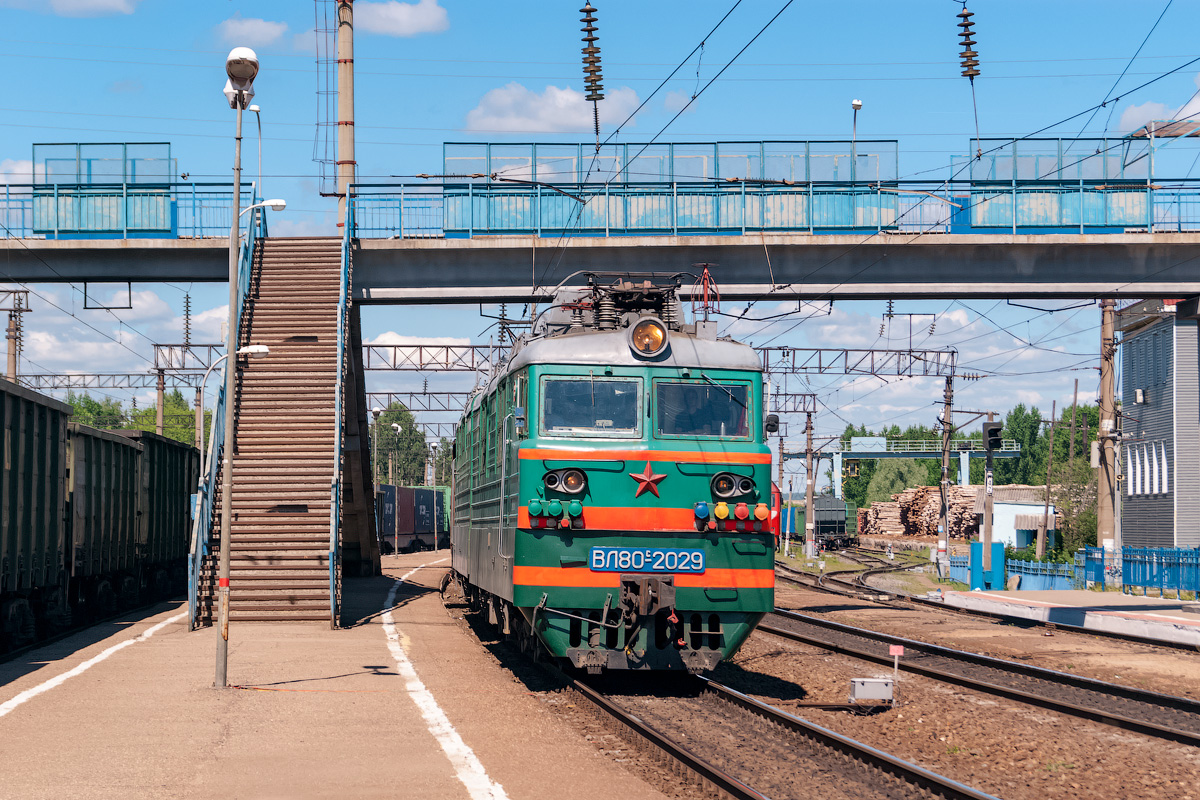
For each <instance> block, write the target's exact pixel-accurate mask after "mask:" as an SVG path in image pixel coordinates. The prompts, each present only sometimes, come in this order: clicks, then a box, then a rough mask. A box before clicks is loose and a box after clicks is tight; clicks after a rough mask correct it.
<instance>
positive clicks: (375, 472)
mask: <svg viewBox="0 0 1200 800" xmlns="http://www.w3.org/2000/svg"><path fill="white" fill-rule="evenodd" d="M382 413H383V409H382V408H380V407H379V406H375V407H374V408H372V409H371V416H372V417H374V418H375V422H374V430H372V431H371V483H373V484H375V491H377V492H378V491H379V415H380V414H382Z"/></svg>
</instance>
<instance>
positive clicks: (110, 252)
mask: <svg viewBox="0 0 1200 800" xmlns="http://www.w3.org/2000/svg"><path fill="white" fill-rule="evenodd" d="M227 280H229V239H228V238H217V239H0V282H5V281H7V282H14V283H15V282H19V283H62V282H80V281H90V282H93V283H109V282H125V281H129V282H136V283H156V282H159V281H220V282H224V281H227Z"/></svg>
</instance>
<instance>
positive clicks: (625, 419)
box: [541, 377, 641, 438]
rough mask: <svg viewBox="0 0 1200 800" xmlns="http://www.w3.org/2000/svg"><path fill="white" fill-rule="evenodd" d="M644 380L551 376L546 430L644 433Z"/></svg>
mask: <svg viewBox="0 0 1200 800" xmlns="http://www.w3.org/2000/svg"><path fill="white" fill-rule="evenodd" d="M640 406H641V386H640V381H634V380H617V379H611V378H593V377H588V378H570V379H568V378H552V379H551V378H547V379H546V380H544V381H543V382H542V399H541V407H542V432H543V433H544V434H546V435H547V436H614V437H620V438H632V437H640V436H641V414H640Z"/></svg>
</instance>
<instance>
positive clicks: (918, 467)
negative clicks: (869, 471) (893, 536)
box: [863, 458, 930, 505]
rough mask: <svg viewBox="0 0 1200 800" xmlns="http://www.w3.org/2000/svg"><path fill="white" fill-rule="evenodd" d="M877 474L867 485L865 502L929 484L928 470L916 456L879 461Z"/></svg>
mask: <svg viewBox="0 0 1200 800" xmlns="http://www.w3.org/2000/svg"><path fill="white" fill-rule="evenodd" d="M877 464H878V465H877V466H876V468H875V474H874V475H873V476H871V482H870V484H868V486H867V493H866V498H865V503H863V505H870V504H871V503H874V502H876V501H880V500H891V499H892V495H894V494H897V493H899V492H902V491H904V490H905V489H908V488H910V487H913V486H929V485H930V484H928V483H926V482H925V480H926V477H927V472H928V471H927V470H926V468H925V467H924V465H922V464H921V463H920V462H919V461H918V460H917V459H915V458H885V459H881V460H880V461H879V462H877Z"/></svg>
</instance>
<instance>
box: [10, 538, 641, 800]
mask: <svg viewBox="0 0 1200 800" xmlns="http://www.w3.org/2000/svg"><path fill="white" fill-rule="evenodd" d="M447 555H448V554H447V553H446V552H445V551H443V552H442V553H440V554H429V553H425V554H412V555H404V556H388V557H385V558H384V570H385V573H387V575H385V577H381V578H372V579H357V580H350V581H347V582H346V583H345V588H344V595H345V597H344V606H345V609H346V612H347V613H346V623H345V624H346V627H344V628H343V629H341V630H331V629H330V628H329V626H328V625H327V624H322V623H305V622H290V623H234V624H233V625H231V627H230V643H229V673H228V674H229V682H230V683H231V684H236V686H237V688H230V689H222V690H217V689H214V688H213V687H212V684H213V675H214V669H215V666H214V665H215V649H216V641H217V632H216V630H215V629H214V628H206V629H202V630H199V631H195V632H189V631H188V630H187V626H186V622H185V620H186V614H185V610H186V605H185V604H181V603H179V602H174V603H169V604H161V605H159V606H156V607H154V608H153V609H150V610H148V611H144V612H141V613H140V614H137V615H131V616H129V617H126V618H124V619H121V620H119V621H115V622H109V623H105V624H102V625H99V626H95V627H93V628H89V629H87V630H85V631H81V632H80V633H78V634H75V635H73V636H71V637H69V638H67V639H64V640H62V641H59V642H56V643H53V644H51V645H48V646H46V647H43V648H40V649H38V650H36V651H34V652H32V653H26V654H24V655H22V656H21V657H19V658H15V659H11V660H9V661H7V662H3V663H0V798H6V799H7V798H22V799H23V800H38V799H39V798H47V799H49V798H54V800H60V798H63V797H72V798H123V799H125V800H128V799H129V798H143V797H144V798H206V799H207V798H212V797H221V798H289V800H290V799H292V798H335V797H336V798H384V797H386V798H395V797H420V798H471V800H484V798H492V799H494V800H499V799H500V798H531V800H542V799H543V798H544V799H545V800H557V798H561V797H575V798H593V797H594V798H601V797H604V798H608V797H617V796H630V797H647V798H661V797H662V795H661V794H659V793H658V792H657V791H656V790H654V789H653V788H652V787H650V786H648V785H647V784H645V783H643V782H642V781H640V780H638V779H637V778H636V777H635V776H634V775H632V774H631V773H629V772H626V771H624V770H623V769H622V768H620V767H619V766H618V765H616V764H614V762H613V761H612V760H611V759H610V758H608V757H607V756H605V755H603V754H602V753H601V751H600V750H598V749H597V747H596V746H595V745H593V744H592V743H591V742H589V741H586V740H585V739H584V737H583V736H582V735H581V734H580V733H578V732H577V731H575V730H573V729H571V728H570V727H569V726H568V725H567V724H566V723H565V722H563V721H562V720H561V718H559V717H556V716H555V715H554V713H553V712H552V710H551V709H550V707H549V706H548V705H547V704H545V703H544V702H542V701H541V700H540V699H539V698H538V697H537V695H536V691H535V690H534V689H533V688H531V687H528V686H526V685H525V684H524V683H522V682H520V681H519V680H518V679H516V677H515V675H514V673H513V672H511V671H509V670H508V669H506V668H505V666H504V664H503V663H501V661H500V660H499V659H498V658H497V657H496V656H494V655H493V654H492V653H491V652H489V651H488V649H486V648H485V647H484V646H482V645H481V644H480V642H479V640H478V639H477V638H475V637H474V635H473V634H472V633H471V631H470V630H469V629H466V628H465V627H464V626H463V625H462V624H461V623H459V622H457V621H455V620H454V619H452V618H451V617H450V614H449V613H448V612H447V609H446V608H445V607H444V606H443V604H442V602H441V598H440V596H439V594H438V589H437V587H438V584H439V581H440V579H441V577H442V575H443V574H444V571H445V569H446V565H447V564H448V559H447V558H446V556H447ZM422 565H424V566H422ZM400 576H407V579H406V580H405V581H403V582H402V583H401V582H398V581H397V578H399V577H400Z"/></svg>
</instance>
